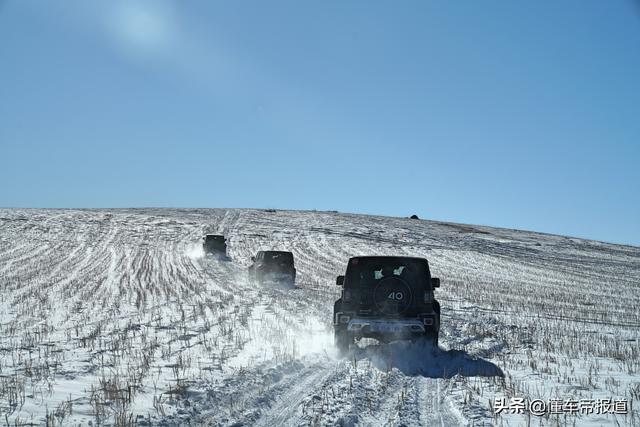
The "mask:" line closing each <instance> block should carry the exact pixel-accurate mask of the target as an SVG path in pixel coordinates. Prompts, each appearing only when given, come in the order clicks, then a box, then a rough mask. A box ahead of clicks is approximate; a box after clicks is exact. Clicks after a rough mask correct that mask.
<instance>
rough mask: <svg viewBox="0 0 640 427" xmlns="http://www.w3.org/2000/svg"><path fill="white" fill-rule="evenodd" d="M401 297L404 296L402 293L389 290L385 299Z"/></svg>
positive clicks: (398, 298)
mask: <svg viewBox="0 0 640 427" xmlns="http://www.w3.org/2000/svg"><path fill="white" fill-rule="evenodd" d="M402 298H404V295H403V294H402V292H391V293H390V294H389V296H388V297H387V299H393V300H401V299H402Z"/></svg>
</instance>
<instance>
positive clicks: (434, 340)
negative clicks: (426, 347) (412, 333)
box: [424, 331, 439, 347]
mask: <svg viewBox="0 0 640 427" xmlns="http://www.w3.org/2000/svg"><path fill="white" fill-rule="evenodd" d="M438 335H439V334H438V332H437V331H436V332H426V333H425V334H424V337H425V339H426V340H427V341H428V342H430V343H431V344H433V346H434V347H438Z"/></svg>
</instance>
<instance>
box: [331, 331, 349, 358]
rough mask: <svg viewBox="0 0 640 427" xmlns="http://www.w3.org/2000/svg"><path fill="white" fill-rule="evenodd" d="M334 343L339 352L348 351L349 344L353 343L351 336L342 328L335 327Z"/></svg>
mask: <svg viewBox="0 0 640 427" xmlns="http://www.w3.org/2000/svg"><path fill="white" fill-rule="evenodd" d="M334 337H335V345H336V347H337V348H338V351H339V352H340V354H345V353H347V352H348V351H349V346H350V345H351V344H353V336H352V335H351V334H350V333H349V332H348V331H346V330H344V329H335V335H334Z"/></svg>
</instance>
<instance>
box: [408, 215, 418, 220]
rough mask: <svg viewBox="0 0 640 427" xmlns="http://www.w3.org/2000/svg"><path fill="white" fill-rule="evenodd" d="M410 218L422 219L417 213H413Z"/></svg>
mask: <svg viewBox="0 0 640 427" xmlns="http://www.w3.org/2000/svg"><path fill="white" fill-rule="evenodd" d="M409 219H420V218H419V217H418V215H415V214H414V215H411V216H410V217H409Z"/></svg>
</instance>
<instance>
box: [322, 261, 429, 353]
mask: <svg viewBox="0 0 640 427" xmlns="http://www.w3.org/2000/svg"><path fill="white" fill-rule="evenodd" d="M336 284H337V285H338V286H342V295H341V297H340V299H339V300H337V301H336V302H335V305H334V308H333V326H334V332H335V342H336V346H337V347H338V349H339V350H340V351H342V352H344V351H346V350H348V349H349V345H351V344H353V343H354V341H356V340H359V339H360V338H375V339H377V340H378V341H380V342H383V343H386V342H391V341H395V340H401V339H410V340H412V341H414V340H418V339H427V340H429V341H431V342H432V343H433V345H434V346H437V345H438V334H439V332H440V303H439V302H438V301H437V300H436V299H435V298H434V289H435V288H438V287H440V279H438V278H437V277H431V272H430V271H429V263H428V261H427V260H426V259H424V258H411V257H394V256H362V257H354V258H351V259H350V260H349V264H348V265H347V271H346V273H345V275H344V276H338V277H337V279H336Z"/></svg>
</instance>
